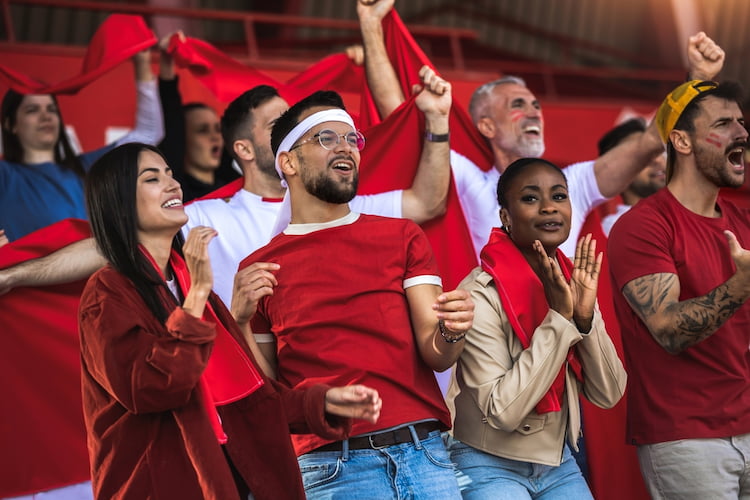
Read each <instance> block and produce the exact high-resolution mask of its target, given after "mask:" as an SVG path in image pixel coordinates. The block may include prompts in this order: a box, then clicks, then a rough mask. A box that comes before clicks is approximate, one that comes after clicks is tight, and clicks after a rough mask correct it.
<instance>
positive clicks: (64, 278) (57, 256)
mask: <svg viewBox="0 0 750 500" xmlns="http://www.w3.org/2000/svg"><path fill="white" fill-rule="evenodd" d="M106 263H107V261H106V260H105V259H104V257H102V256H101V255H99V252H98V251H97V249H96V242H95V241H94V239H93V238H87V239H85V240H80V241H76V242H75V243H71V244H70V245H68V246H66V247H63V248H61V249H60V250H57V251H55V252H53V253H51V254H49V255H47V256H45V257H39V258H37V259H32V260H27V261H26V262H22V263H21V264H17V265H15V266H12V267H8V268H5V269H2V270H0V294H3V293H7V292H9V291H11V290H12V289H14V288H18V287H22V286H49V285H59V284H61V283H71V282H73V281H78V280H82V279H84V278H88V277H89V276H91V275H92V274H93V273H94V271H96V270H97V269H99V268H100V267H102V266H103V265H104V264H106Z"/></svg>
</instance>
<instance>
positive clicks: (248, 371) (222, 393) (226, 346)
mask: <svg viewBox="0 0 750 500" xmlns="http://www.w3.org/2000/svg"><path fill="white" fill-rule="evenodd" d="M139 247H140V249H141V251H142V252H143V254H144V255H145V256H146V258H147V259H148V260H149V262H151V264H153V266H154V268H155V269H156V271H157V272H158V273H159V276H161V278H162V279H164V275H163V274H162V272H161V270H160V269H159V266H158V265H157V264H156V262H155V261H154V258H153V257H152V256H151V254H150V253H149V252H148V250H146V248H144V247H143V246H142V245H139ZM169 265H170V267H171V268H172V271H173V272H174V275H175V278H176V279H177V283H178V284H179V285H180V289H181V290H182V293H183V294H184V295H187V293H188V291H190V274H189V273H188V268H187V264H185V260H184V259H183V258H182V256H180V255H179V254H178V253H177V252H175V251H174V249H173V250H172V254H171V255H170V257H169ZM165 281H166V280H165ZM201 319H203V321H208V322H211V323H214V324H215V325H216V339H215V340H214V347H213V350H212V351H211V357H210V358H209V360H208V366H207V367H206V370H205V371H204V372H203V375H202V376H201V379H200V389H201V401H202V402H203V404H204V406H205V407H206V413H207V414H208V418H209V419H210V420H211V426H212V427H213V429H214V432H215V433H216V437H217V439H218V440H219V443H221V444H224V443H226V442H227V435H226V433H225V432H224V429H223V428H222V426H221V420H220V419H219V414H218V412H217V411H216V407H217V406H222V405H226V404H229V403H232V402H234V401H237V400H239V399H242V398H244V397H245V396H247V395H248V394H251V393H253V392H254V391H255V390H257V389H258V388H260V387H261V386H262V385H263V377H262V376H261V375H260V374H259V373H258V371H257V370H256V369H255V365H254V364H253V362H252V361H251V360H250V358H249V357H248V355H247V353H246V352H245V351H244V350H243V349H242V347H241V346H240V345H239V344H238V343H237V341H236V340H235V338H234V337H233V336H232V334H231V333H229V331H228V330H227V329H226V327H225V326H224V325H223V324H222V322H221V321H219V318H218V317H217V316H216V312H215V311H214V309H213V307H211V303H210V302H206V308H205V309H204V311H203V316H202V318H201Z"/></svg>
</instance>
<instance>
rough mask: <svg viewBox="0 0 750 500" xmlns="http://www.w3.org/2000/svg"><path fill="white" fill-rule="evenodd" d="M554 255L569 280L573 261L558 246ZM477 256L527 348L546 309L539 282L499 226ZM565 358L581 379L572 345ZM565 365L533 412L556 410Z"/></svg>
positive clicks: (561, 392) (559, 405)
mask: <svg viewBox="0 0 750 500" xmlns="http://www.w3.org/2000/svg"><path fill="white" fill-rule="evenodd" d="M555 256H556V257H557V262H558V263H559V264H560V269H562V273H563V276H565V279H566V280H568V281H570V272H571V270H572V269H573V264H572V263H571V262H570V259H568V258H567V257H566V256H565V255H564V254H563V253H562V251H560V249H558V250H557V252H556V255H555ZM479 258H480V260H481V262H482V269H483V270H484V271H485V272H486V273H488V274H489V275H490V276H492V278H493V279H494V281H495V287H496V288H497V292H498V294H499V295H500V302H501V303H502V305H503V309H504V310H505V313H506V314H507V315H508V321H509V322H510V326H511V327H512V328H513V331H514V332H515V333H516V336H517V337H518V340H519V341H520V342H521V345H522V346H523V348H524V349H528V347H529V345H530V343H531V337H532V336H533V335H534V331H535V330H536V327H537V326H539V325H540V324H541V323H542V321H543V320H544V317H545V316H546V315H547V311H549V304H547V298H546V296H545V295H544V286H543V285H542V282H541V281H540V280H539V277H538V276H537V275H536V273H535V272H534V270H533V269H532V268H531V266H530V265H529V263H528V262H527V261H526V258H525V257H524V256H523V254H522V253H521V251H520V250H519V249H518V247H517V246H516V245H515V243H513V240H511V239H510V237H509V236H508V235H507V234H506V233H505V231H503V230H502V229H500V228H497V227H495V228H492V233H490V240H489V241H488V242H487V245H485V247H484V248H483V249H482V252H481V253H480V256H479ZM567 361H568V363H567V364H568V365H570V367H571V368H572V369H573V373H574V374H575V375H576V377H578V379H579V380H581V363H580V361H579V360H578V358H577V357H576V356H575V348H572V347H571V348H570V350H569V351H568V359H567ZM566 368H567V366H566V365H565V364H563V366H562V367H561V368H560V373H558V374H557V377H556V378H555V380H554V382H552V386H551V387H550V389H549V391H547V393H546V394H545V395H544V396H542V399H541V400H539V403H537V405H536V412H537V413H548V412H551V411H560V409H561V408H562V405H561V404H560V402H561V401H562V396H563V393H564V392H565V371H566Z"/></svg>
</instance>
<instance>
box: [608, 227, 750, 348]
mask: <svg viewBox="0 0 750 500" xmlns="http://www.w3.org/2000/svg"><path fill="white" fill-rule="evenodd" d="M724 234H725V235H726V236H727V240H728V241H729V250H730V253H731V256H732V260H734V263H735V266H736V268H737V270H736V271H735V273H734V275H732V277H730V278H729V279H728V280H727V281H725V282H724V283H722V284H721V285H719V286H717V287H716V288H714V289H713V290H711V291H709V292H708V293H707V294H705V295H703V296H700V297H695V298H692V299H687V300H683V301H680V300H679V297H680V280H679V278H678V277H677V275H676V274H672V273H657V274H648V275H646V276H642V277H640V278H636V279H634V280H632V281H629V282H628V283H626V284H625V286H624V287H623V289H622V292H623V295H624V296H625V299H626V300H627V301H628V304H630V307H631V308H632V309H633V311H635V313H636V314H637V315H638V317H639V318H640V319H641V320H642V321H643V323H644V324H645V325H646V327H647V328H648V330H649V332H650V333H651V335H652V336H653V337H654V340H656V342H658V343H659V345H661V346H662V347H663V348H664V349H665V350H666V351H667V352H669V353H671V354H678V353H680V352H682V351H683V350H685V349H687V348H688V347H690V346H693V345H695V344H697V343H699V342H701V341H703V340H704V339H706V338H708V337H710V336H711V335H712V334H713V333H714V332H715V331H716V330H718V329H719V327H721V325H723V324H724V322H725V321H726V320H727V319H729V318H730V317H731V316H732V315H733V314H734V313H735V311H737V309H738V308H739V307H740V306H741V305H742V304H744V303H745V301H746V300H747V299H748V297H750V251H748V250H745V249H744V248H742V247H741V246H740V244H739V242H738V241H737V238H736V237H735V236H734V234H732V233H731V232H729V231H725V232H724Z"/></svg>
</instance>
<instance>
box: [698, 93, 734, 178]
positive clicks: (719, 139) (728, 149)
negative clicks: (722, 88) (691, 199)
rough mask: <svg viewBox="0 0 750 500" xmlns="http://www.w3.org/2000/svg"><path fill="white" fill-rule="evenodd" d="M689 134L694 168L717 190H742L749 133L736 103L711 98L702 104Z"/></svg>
mask: <svg viewBox="0 0 750 500" xmlns="http://www.w3.org/2000/svg"><path fill="white" fill-rule="evenodd" d="M699 106H700V111H701V112H700V113H699V114H698V116H697V117H696V118H695V121H694V128H695V131H694V132H692V133H690V134H689V136H690V140H691V142H692V146H693V154H694V156H695V164H696V168H697V169H698V171H699V172H700V173H701V174H702V176H703V177H704V178H705V179H706V180H707V181H708V182H710V183H711V184H713V185H715V186H717V187H739V186H741V185H742V184H743V182H744V180H745V164H744V161H743V156H744V153H745V146H746V143H747V138H748V133H747V130H746V129H745V127H744V124H745V121H744V119H743V116H742V111H741V110H740V107H739V106H738V105H737V103H736V102H733V101H728V100H725V99H721V98H718V97H714V96H709V97H707V98H705V99H704V100H703V101H701V102H700V103H699Z"/></svg>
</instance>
